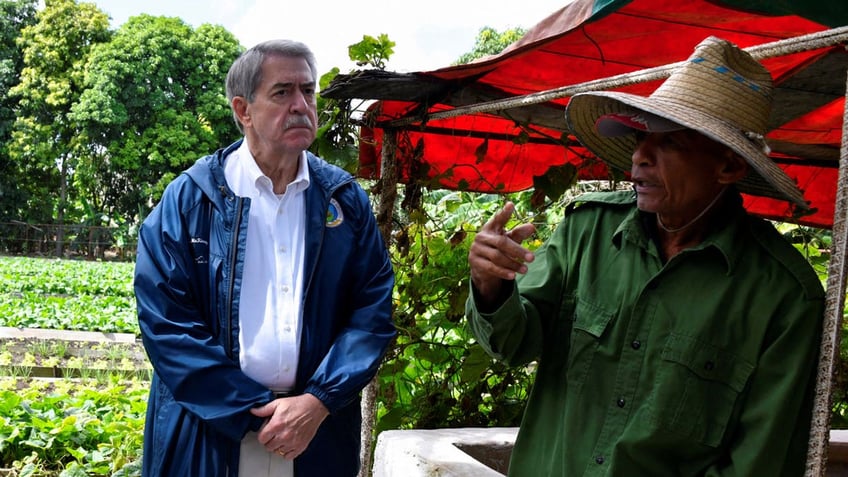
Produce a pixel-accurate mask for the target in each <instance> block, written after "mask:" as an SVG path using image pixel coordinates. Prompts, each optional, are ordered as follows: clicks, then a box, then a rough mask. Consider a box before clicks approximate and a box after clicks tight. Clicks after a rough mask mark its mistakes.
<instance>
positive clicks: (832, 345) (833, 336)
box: [805, 80, 848, 477]
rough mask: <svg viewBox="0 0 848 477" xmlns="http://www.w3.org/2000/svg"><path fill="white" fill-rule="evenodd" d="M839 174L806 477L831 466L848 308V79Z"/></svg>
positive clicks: (819, 476) (817, 475)
mask: <svg viewBox="0 0 848 477" xmlns="http://www.w3.org/2000/svg"><path fill="white" fill-rule="evenodd" d="M838 177H839V179H838V182H837V187H836V203H835V204H834V211H833V229H832V233H833V249H832V251H831V256H830V263H829V265H828V271H827V296H826V298H825V316H824V324H823V327H822V341H821V347H820V349H819V368H818V374H817V379H816V400H815V404H814V406H813V417H812V424H811V428H810V441H809V445H808V447H807V472H806V474H805V475H806V477H824V475H825V469H826V467H827V452H828V443H829V441H830V416H831V409H830V408H831V396H832V387H833V376H834V370H835V367H836V363H838V362H839V349H840V347H839V342H840V337H841V336H840V335H841V331H842V313H843V310H844V308H845V282H846V275H848V268H846V261H845V254H846V244H848V80H846V101H845V108H844V112H843V117H842V149H841V154H840V158H839V176H838Z"/></svg>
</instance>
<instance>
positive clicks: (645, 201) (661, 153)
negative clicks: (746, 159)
mask: <svg viewBox="0 0 848 477" xmlns="http://www.w3.org/2000/svg"><path fill="white" fill-rule="evenodd" d="M730 156H732V154H729V149H727V148H726V147H724V146H723V145H721V144H718V143H716V142H715V141H712V140H711V139H709V138H707V137H706V136H703V135H701V134H700V133H698V132H695V131H692V130H688V129H687V130H681V131H674V132H667V133H639V134H637V144H636V149H635V150H634V151H633V157H632V165H631V179H632V181H633V184H634V187H635V189H636V194H637V199H636V205H637V207H638V208H639V209H640V210H643V211H646V212H653V213H656V214H659V215H660V216H661V218H662V219H663V222H664V223H666V224H669V225H672V224H681V223H685V222H687V221H689V220H691V219H692V218H694V217H696V216H697V215H698V214H699V213H701V211H703V210H704V208H705V207H706V206H707V205H708V204H709V203H710V202H711V201H712V200H713V199H714V198H715V197H716V195H717V194H719V192H720V191H721V190H722V189H723V188H724V187H725V186H726V185H727V183H726V182H725V183H722V182H721V180H722V177H724V176H723V175H722V171H723V170H724V169H725V166H726V164H727V163H728V161H729V160H730V159H729V157H730Z"/></svg>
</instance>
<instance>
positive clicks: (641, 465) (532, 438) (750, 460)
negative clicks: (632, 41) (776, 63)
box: [467, 37, 824, 477]
mask: <svg viewBox="0 0 848 477" xmlns="http://www.w3.org/2000/svg"><path fill="white" fill-rule="evenodd" d="M771 93H772V85H771V77H770V75H769V73H768V71H767V70H766V69H765V68H763V67H762V66H761V65H760V64H759V63H758V62H756V61H755V60H754V59H753V58H751V56H750V55H748V54H747V53H746V52H744V51H743V50H740V49H739V48H737V47H736V46H734V45H732V44H731V43H729V42H727V41H723V40H720V39H717V38H714V37H710V38H707V39H706V40H704V41H703V42H702V43H701V44H700V45H698V46H697V48H696V49H695V52H694V54H693V55H692V56H691V57H690V58H689V60H688V61H687V62H685V63H684V64H683V65H682V66H681V67H680V68H678V69H676V70H675V71H674V72H673V74H672V75H671V76H670V77H669V78H668V79H667V80H666V81H665V82H664V83H663V84H662V85H661V86H660V87H659V88H658V89H657V90H656V91H655V92H654V93H653V94H651V95H650V96H649V97H641V96H635V95H631V94H624V93H619V92H597V93H587V94H580V95H576V96H574V97H573V98H572V99H571V101H570V104H569V106H568V109H567V113H566V117H567V119H568V121H569V123H570V125H571V127H572V129H573V132H574V134H575V136H576V137H577V138H578V139H579V140H580V141H581V142H582V143H583V144H584V145H585V146H586V147H587V148H589V149H590V150H591V151H592V152H594V153H595V154H596V155H597V156H598V157H600V158H602V159H603V160H605V161H606V162H607V163H608V164H609V165H610V166H612V167H614V168H618V169H623V170H629V171H630V174H631V180H632V182H633V185H634V190H635V194H634V193H633V192H631V191H618V192H605V193H593V194H587V195H585V196H583V197H580V198H578V199H577V200H575V202H574V203H573V204H571V205H570V206H569V210H568V212H567V213H566V216H565V218H564V220H563V221H562V223H561V224H560V225H559V226H558V227H557V229H556V231H555V232H554V234H553V235H552V237H551V239H550V240H549V241H548V242H547V243H546V244H545V245H543V246H542V247H541V248H540V249H539V250H538V251H537V252H536V253H535V254H533V253H531V252H530V251H529V250H527V249H526V248H524V247H522V246H521V243H522V242H523V241H524V239H526V238H528V237H529V236H530V235H531V234H533V233H534V231H535V230H534V227H533V225H532V224H522V225H519V226H517V227H514V228H512V229H511V230H508V231H507V230H505V225H506V223H507V221H508V220H509V218H510V217H511V215H512V213H513V210H514V206H513V205H512V204H509V203H508V204H507V205H506V206H505V207H504V208H503V209H502V210H501V211H499V212H498V213H497V214H495V216H494V217H493V218H492V219H491V220H490V221H489V222H488V223H486V224H485V225H484V226H483V228H482V229H481V230H480V231H479V233H478V234H477V236H476V238H475V239H474V243H473V245H472V247H471V250H470V253H469V257H468V261H469V265H470V268H471V282H472V293H471V297H470V298H469V300H468V305H467V315H468V318H469V321H470V323H471V326H472V329H473V331H474V334H475V336H476V337H477V339H478V341H479V342H480V344H481V345H482V346H483V347H484V348H485V349H486V350H487V352H489V353H490V354H491V355H492V356H494V357H496V358H498V359H501V360H504V361H505V362H507V363H510V364H515V365H518V364H525V363H528V362H531V361H533V360H537V362H538V368H537V372H536V378H535V385H534V387H533V390H532V393H531V395H530V398H529V401H528V402H527V407H526V410H525V414H524V418H523V421H522V424H521V429H520V432H519V434H518V438H517V441H516V443H515V447H514V450H513V453H512V459H511V463H510V469H509V475H511V476H533V477H540V476H577V475H581V476H584V475H604V476H625V477H639V476H646V477H647V476H650V477H657V476H719V475H722V476H724V475H735V476H761V475H762V476H765V475H767V476H798V475H801V474H802V473H803V470H804V465H805V455H806V445H807V440H808V435H809V428H810V419H811V409H812V403H813V390H814V384H813V382H814V376H815V369H816V362H817V355H818V345H819V337H820V327H821V318H822V312H823V301H824V300H823V297H824V293H823V291H822V287H821V283H820V281H819V279H818V277H817V276H816V274H815V273H814V272H813V270H812V269H811V267H810V266H809V264H808V263H807V262H806V261H805V260H804V258H803V257H802V256H801V254H799V253H798V252H797V251H796V250H795V248H794V247H792V245H791V244H789V243H788V242H787V241H786V240H784V238H783V237H782V236H781V235H780V234H779V233H778V232H777V231H775V229H774V228H773V227H772V226H771V225H770V224H769V223H767V222H765V221H764V220H761V219H758V218H755V217H752V216H749V215H748V214H747V213H746V212H745V210H744V208H743V207H742V198H741V196H740V193H739V192H740V191H742V192H746V193H750V194H759V195H766V196H769V197H775V198H780V199H784V200H786V201H787V202H789V203H790V204H792V206H795V207H805V206H806V204H805V203H804V200H803V196H802V194H801V192H800V191H799V190H798V189H797V188H796V187H795V185H794V183H793V181H792V180H791V179H789V178H788V177H787V176H786V175H785V174H784V173H783V171H782V170H781V169H780V168H778V167H777V166H775V165H774V163H772V162H771V161H770V160H769V158H768V156H767V152H766V148H765V141H764V139H763V135H764V134H765V132H766V124H767V120H768V117H769V109H770V105H771Z"/></svg>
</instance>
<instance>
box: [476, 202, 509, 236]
mask: <svg viewBox="0 0 848 477" xmlns="http://www.w3.org/2000/svg"><path fill="white" fill-rule="evenodd" d="M514 212H515V204H513V203H512V202H507V203H506V204H505V205H504V206H503V208H502V209H501V210H499V211H497V212H495V215H493V216H492V218H491V219H489V221H488V222H486V223H485V224H484V225H483V227H482V230H484V231H489V232H495V233H500V234H503V233H504V227H506V224H507V222H509V219H510V218H511V217H512V214H513V213H514Z"/></svg>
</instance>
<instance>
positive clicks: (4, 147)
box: [0, 0, 37, 222]
mask: <svg viewBox="0 0 848 477" xmlns="http://www.w3.org/2000/svg"><path fill="white" fill-rule="evenodd" d="M36 3H37V0H11V1H10V0H1V1H0V221H2V222H7V221H9V220H13V219H20V217H21V213H20V212H21V211H20V210H19V209H18V207H19V206H20V204H21V194H20V189H19V188H18V187H17V184H18V183H19V178H18V177H16V168H15V167H14V164H12V162H11V160H10V159H9V152H8V143H9V141H10V140H11V137H12V125H13V124H14V122H15V115H16V111H17V109H18V106H17V101H16V100H15V98H13V97H12V96H11V95H9V94H8V93H9V90H10V89H11V88H12V87H14V86H15V85H17V84H18V82H19V81H20V77H21V69H23V52H22V51H21V47H20V46H19V45H18V42H17V40H18V37H19V36H20V35H21V30H23V29H24V28H26V27H28V26H30V25H33V24H35V6H36Z"/></svg>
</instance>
